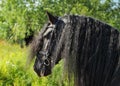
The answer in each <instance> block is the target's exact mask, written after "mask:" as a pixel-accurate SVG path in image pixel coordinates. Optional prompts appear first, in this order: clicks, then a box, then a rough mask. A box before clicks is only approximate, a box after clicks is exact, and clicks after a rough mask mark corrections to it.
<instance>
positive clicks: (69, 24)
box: [29, 12, 120, 86]
mask: <svg viewBox="0 0 120 86" xmlns="http://www.w3.org/2000/svg"><path fill="white" fill-rule="evenodd" d="M47 15H48V18H49V22H48V23H46V24H45V26H44V27H43V29H42V30H41V32H40V33H39V35H38V36H37V37H36V38H35V39H34V40H33V42H32V44H31V51H30V57H29V59H30V60H31V59H32V58H33V57H35V56H36V60H35V64H34V70H35V72H36V73H37V74H38V76H40V77H41V76H47V75H49V74H51V71H52V68H53V67H54V66H55V64H57V63H58V62H59V61H60V60H61V59H62V57H63V58H64V59H65V63H64V64H65V69H66V71H67V74H68V78H69V80H73V79H74V86H120V64H119V63H120V61H119V60H120V33H119V31H117V30H116V29H114V28H113V27H111V26H109V25H107V24H105V23H103V22H101V21H98V20H96V19H93V18H91V17H85V16H79V15H65V16H63V17H55V16H53V15H51V14H50V13H48V12H47Z"/></svg>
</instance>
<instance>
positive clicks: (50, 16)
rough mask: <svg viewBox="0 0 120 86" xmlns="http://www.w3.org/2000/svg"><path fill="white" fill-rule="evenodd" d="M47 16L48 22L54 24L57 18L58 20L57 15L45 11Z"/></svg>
mask: <svg viewBox="0 0 120 86" xmlns="http://www.w3.org/2000/svg"><path fill="white" fill-rule="evenodd" d="M47 16H48V18H49V21H50V23H52V24H55V23H56V22H57V20H58V18H57V17H55V16H53V15H52V14H50V13H49V12H47Z"/></svg>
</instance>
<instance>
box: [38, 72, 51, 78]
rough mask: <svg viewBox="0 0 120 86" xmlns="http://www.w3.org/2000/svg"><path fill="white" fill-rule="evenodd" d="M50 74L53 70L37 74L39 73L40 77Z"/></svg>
mask: <svg viewBox="0 0 120 86" xmlns="http://www.w3.org/2000/svg"><path fill="white" fill-rule="evenodd" d="M50 74H51V72H47V73H43V72H42V71H41V72H40V73H37V75H38V76H39V77H44V76H48V75H50Z"/></svg>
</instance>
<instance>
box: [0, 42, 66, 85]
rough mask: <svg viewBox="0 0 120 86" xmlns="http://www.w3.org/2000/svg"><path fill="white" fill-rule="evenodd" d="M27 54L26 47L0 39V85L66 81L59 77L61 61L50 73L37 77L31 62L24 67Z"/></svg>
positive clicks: (45, 83) (49, 83)
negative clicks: (28, 65) (27, 67)
mask: <svg viewBox="0 0 120 86" xmlns="http://www.w3.org/2000/svg"><path fill="white" fill-rule="evenodd" d="M27 54H28V48H26V47H25V48H20V46H19V45H17V44H9V43H7V42H5V41H0V86H65V84H66V82H65V81H64V82H63V83H62V78H61V77H62V76H63V72H62V64H63V61H60V64H58V65H56V67H55V68H54V69H53V73H52V75H49V76H48V77H42V78H39V77H38V76H37V75H36V73H35V72H34V70H33V63H32V64H31V65H30V68H29V69H26V59H27ZM33 62H34V61H33ZM66 86H67V85H66Z"/></svg>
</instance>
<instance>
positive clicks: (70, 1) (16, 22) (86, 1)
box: [0, 0, 120, 86]
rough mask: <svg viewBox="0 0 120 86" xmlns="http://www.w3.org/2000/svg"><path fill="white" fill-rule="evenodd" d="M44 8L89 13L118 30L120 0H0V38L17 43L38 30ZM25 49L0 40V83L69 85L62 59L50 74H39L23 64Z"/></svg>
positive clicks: (5, 85) (0, 85)
mask: <svg viewBox="0 0 120 86" xmlns="http://www.w3.org/2000/svg"><path fill="white" fill-rule="evenodd" d="M46 11H49V12H51V13H52V14H53V15H57V16H63V15H64V14H78V15H85V16H91V17H94V18H96V19H99V20H101V21H104V22H106V23H108V24H110V25H111V26H113V27H115V28H118V29H119V30H120V24H119V22H120V0H119V1H118V2H117V3H115V2H114V0H0V39H4V40H7V41H11V42H14V43H16V42H18V41H20V40H23V38H24V37H25V34H26V33H27V35H30V30H32V31H34V32H35V33H37V32H39V31H40V29H41V28H42V26H43V25H44V23H45V22H46V21H47V16H46ZM27 53H28V52H27V48H22V49H21V48H20V47H19V46H18V45H17V44H14V45H11V44H8V43H7V42H4V41H0V86H68V83H67V79H66V78H65V76H64V75H63V70H64V68H63V61H60V63H59V64H58V65H56V66H55V68H54V69H53V73H52V75H50V76H48V77H43V78H39V77H38V76H37V75H36V73H35V72H34V71H33V67H32V65H30V68H29V69H26V68H25V63H26V60H25V58H26V57H27ZM33 62H34V61H33Z"/></svg>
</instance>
